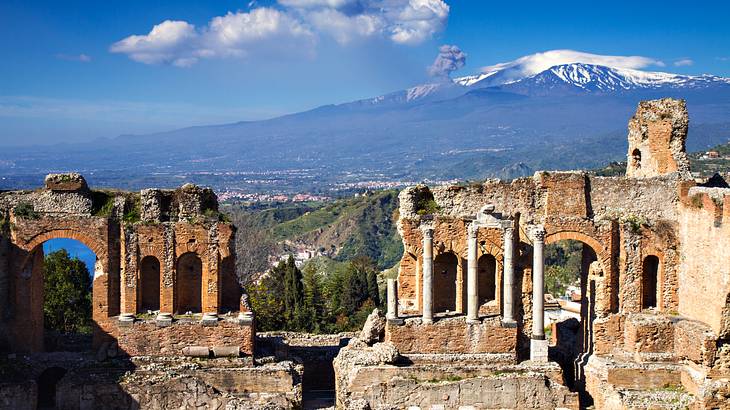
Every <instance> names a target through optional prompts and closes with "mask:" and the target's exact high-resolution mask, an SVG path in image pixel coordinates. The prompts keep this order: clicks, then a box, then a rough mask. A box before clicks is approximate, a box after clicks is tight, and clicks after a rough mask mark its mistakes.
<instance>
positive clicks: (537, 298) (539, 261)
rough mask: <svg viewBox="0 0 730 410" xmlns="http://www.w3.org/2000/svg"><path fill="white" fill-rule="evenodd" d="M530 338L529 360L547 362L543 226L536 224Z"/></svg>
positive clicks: (533, 233) (534, 230) (533, 235)
mask: <svg viewBox="0 0 730 410" xmlns="http://www.w3.org/2000/svg"><path fill="white" fill-rule="evenodd" d="M532 240H533V242H532V247H533V252H532V255H533V258H532V340H531V341H530V360H533V361H537V362H547V359H548V358H547V350H548V349H547V348H548V343H547V340H545V254H544V250H545V249H544V248H545V228H543V227H542V225H537V226H536V227H535V228H534V229H533V231H532Z"/></svg>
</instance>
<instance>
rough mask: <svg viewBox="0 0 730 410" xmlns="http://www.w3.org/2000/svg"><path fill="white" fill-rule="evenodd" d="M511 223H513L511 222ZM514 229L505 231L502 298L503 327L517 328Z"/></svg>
mask: <svg viewBox="0 0 730 410" xmlns="http://www.w3.org/2000/svg"><path fill="white" fill-rule="evenodd" d="M510 223H511V222H510ZM514 232H515V230H514V228H512V227H511V226H508V227H506V228H505V229H504V249H503V251H502V254H503V255H502V256H503V262H502V267H503V269H504V274H503V275H502V295H503V296H502V298H503V301H504V311H503V313H502V325H503V326H505V327H516V326H517V321H515V265H514Z"/></svg>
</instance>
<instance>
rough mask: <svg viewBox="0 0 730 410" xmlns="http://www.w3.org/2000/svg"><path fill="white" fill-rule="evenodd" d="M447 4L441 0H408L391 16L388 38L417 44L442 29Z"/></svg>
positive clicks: (447, 13)
mask: <svg viewBox="0 0 730 410" xmlns="http://www.w3.org/2000/svg"><path fill="white" fill-rule="evenodd" d="M448 16H449V5H448V4H446V2H444V1H442V0H409V1H408V2H407V4H405V5H403V8H402V9H401V10H400V12H399V13H398V15H397V18H392V19H391V20H392V27H391V36H390V38H391V39H392V40H393V41H394V42H396V43H402V44H418V43H421V42H423V41H424V40H426V39H428V38H430V37H431V36H433V35H434V34H436V33H437V32H439V31H441V30H443V28H444V25H445V24H446V19H447V18H448Z"/></svg>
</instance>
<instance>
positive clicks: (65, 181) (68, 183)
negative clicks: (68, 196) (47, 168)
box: [45, 172, 89, 192]
mask: <svg viewBox="0 0 730 410" xmlns="http://www.w3.org/2000/svg"><path fill="white" fill-rule="evenodd" d="M45 186H46V189H49V190H51V191H59V192H79V191H88V190H89V186H88V185H87V184H86V179H84V177H83V176H82V175H81V174H77V173H75V172H74V173H68V174H48V175H46V179H45Z"/></svg>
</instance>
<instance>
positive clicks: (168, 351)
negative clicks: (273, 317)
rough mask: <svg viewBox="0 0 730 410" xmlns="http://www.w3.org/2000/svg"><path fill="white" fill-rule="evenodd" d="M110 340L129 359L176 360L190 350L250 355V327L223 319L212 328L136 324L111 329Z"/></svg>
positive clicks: (189, 323) (193, 323) (188, 322)
mask: <svg viewBox="0 0 730 410" xmlns="http://www.w3.org/2000/svg"><path fill="white" fill-rule="evenodd" d="M113 336H114V338H115V339H116V341H117V343H118V346H119V349H120V350H121V351H123V352H125V353H126V354H128V355H130V356H176V355H182V354H183V349H185V348H186V347H191V346H196V347H197V346H200V347H208V348H209V349H211V350H212V349H213V348H216V347H237V348H238V349H239V350H240V352H241V354H244V355H248V356H251V355H253V352H254V327H253V326H252V325H251V324H250V323H240V321H239V320H238V319H236V318H223V319H221V320H219V321H217V322H216V323H214V324H207V323H201V321H199V320H194V319H180V320H177V321H175V322H173V323H172V324H169V325H167V324H157V323H155V321H154V320H138V321H135V322H134V323H132V324H130V325H124V326H123V325H121V324H120V325H117V326H115V329H114V332H113Z"/></svg>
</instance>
